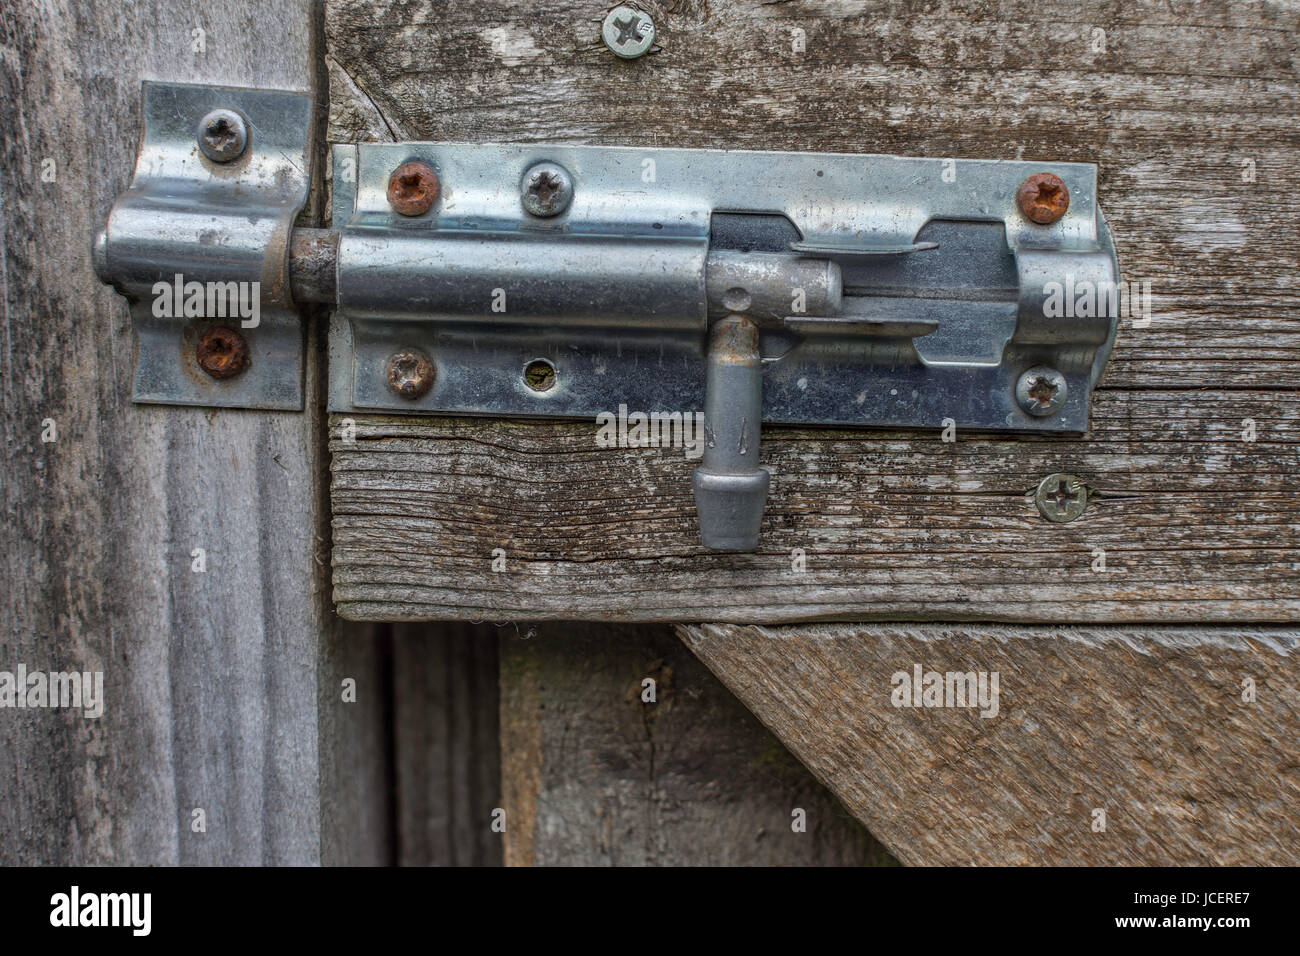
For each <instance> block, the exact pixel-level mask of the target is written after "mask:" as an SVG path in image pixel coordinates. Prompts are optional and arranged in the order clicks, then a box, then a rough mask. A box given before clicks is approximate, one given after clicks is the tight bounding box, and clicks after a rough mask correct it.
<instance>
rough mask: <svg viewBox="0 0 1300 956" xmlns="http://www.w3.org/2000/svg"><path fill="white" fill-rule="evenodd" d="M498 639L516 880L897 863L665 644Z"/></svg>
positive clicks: (628, 639) (550, 626)
mask: <svg viewBox="0 0 1300 956" xmlns="http://www.w3.org/2000/svg"><path fill="white" fill-rule="evenodd" d="M500 636H501V640H500V648H501V762H502V766H501V770H502V789H503V803H502V808H503V809H504V810H505V811H506V817H505V820H506V829H505V833H504V835H503V836H504V840H505V862H506V864H507V865H513V866H533V865H539V866H540V865H586V866H613V865H625V866H626V865H657V866H664V865H695V866H710V865H732V866H751V865H754V866H757V865H767V866H773V865H889V864H892V863H893V862H894V860H893V859H892V858H891V857H890V856H889V854H888V853H886V852H885V851H884V849H883V848H882V847H881V846H880V844H879V843H877V842H876V841H875V840H874V839H873V838H872V836H871V835H870V834H869V833H868V832H867V831H866V830H864V829H863V828H862V827H861V825H859V824H858V823H857V821H855V820H854V819H853V818H852V817H851V816H850V815H849V814H848V813H846V812H845V810H844V809H843V808H842V807H841V806H840V805H839V804H838V803H837V802H836V800H835V799H834V798H833V797H832V796H831V795H830V794H829V793H827V791H826V790H825V788H823V787H822V786H821V785H820V784H818V783H817V781H816V780H814V779H813V778H812V777H811V776H810V775H809V773H808V771H807V770H805V769H804V768H803V767H802V766H800V764H799V762H798V761H797V760H795V759H794V758H793V757H791V756H790V754H789V752H788V751H786V749H785V748H784V747H783V746H782V745H781V744H780V743H779V742H778V741H777V740H776V739H775V738H774V737H773V736H772V735H771V734H769V733H768V732H767V731H765V730H764V729H763V728H762V727H761V726H760V725H759V723H758V721H757V720H755V719H754V717H753V716H752V715H751V714H749V713H748V712H747V711H746V710H745V708H744V707H743V706H742V705H741V703H740V702H739V701H737V700H736V699H735V698H734V697H733V696H732V695H731V694H729V693H728V692H727V690H726V689H725V688H724V687H722V685H721V684H719V683H718V681H717V680H716V679H715V678H714V677H713V676H712V675H711V674H710V673H709V672H708V670H707V669H706V668H705V667H703V666H702V665H701V664H700V663H699V662H698V661H697V660H695V659H694V658H693V657H692V656H691V655H690V654H689V653H688V652H687V651H686V650H685V649H684V648H683V647H682V645H681V643H680V642H679V641H678V640H677V639H676V638H675V637H674V636H673V633H672V631H671V630H670V629H669V628H667V627H653V626H643V627H628V626H611V625H599V624H573V623H544V624H540V625H536V626H525V625H523V624H521V625H520V626H519V628H518V630H517V631H516V629H515V628H514V627H513V626H506V627H502V628H501V629H500ZM646 679H650V680H653V681H654V682H655V683H654V694H655V700H654V702H647V701H645V700H644V699H643V694H644V693H645V692H646V689H647V688H646V685H645V684H644V681H645V680H646ZM796 811H802V814H801V815H798V816H796ZM796 821H800V823H799V825H800V826H801V827H802V829H796V828H795V824H796Z"/></svg>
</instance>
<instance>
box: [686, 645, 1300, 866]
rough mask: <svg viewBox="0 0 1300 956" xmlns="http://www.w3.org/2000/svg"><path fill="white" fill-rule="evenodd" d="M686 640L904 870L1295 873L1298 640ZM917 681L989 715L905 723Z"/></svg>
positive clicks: (940, 711) (1299, 850)
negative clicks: (1255, 867)
mask: <svg viewBox="0 0 1300 956" xmlns="http://www.w3.org/2000/svg"><path fill="white" fill-rule="evenodd" d="M678 633H679V634H680V635H681V637H682V639H683V640H684V641H685V642H686V644H687V646H689V647H690V648H691V650H693V651H694V652H695V653H696V655H698V656H699V658H700V659H701V660H702V661H704V662H705V663H706V664H707V665H708V666H709V667H710V668H711V669H712V670H713V671H714V673H716V674H718V675H719V677H720V678H721V679H722V681H723V683H725V684H726V685H727V687H728V688H729V689H730V690H731V691H732V692H734V693H735V694H736V695H737V696H738V697H739V698H740V699H741V700H742V701H743V702H744V703H745V704H746V706H748V707H749V708H750V709H751V710H752V711H753V712H754V713H755V714H756V715H757V716H758V717H759V719H760V720H762V721H763V723H764V724H766V725H767V727H768V728H769V729H771V730H772V731H773V732H774V733H775V734H776V735H777V736H778V737H779V738H781V740H782V741H783V742H784V743H785V744H786V745H787V746H788V747H790V749H791V751H792V752H793V753H794V754H795V756H797V757H799V759H800V760H802V761H803V763H804V764H805V765H806V766H807V767H808V768H809V769H810V770H811V771H812V772H813V773H814V774H816V775H817V777H818V778H819V779H820V780H822V781H823V782H824V783H826V784H827V786H829V787H830V788H831V789H832V790H833V791H834V792H835V794H836V795H837V796H838V797H839V798H840V800H841V801H843V803H844V805H845V806H846V807H848V808H849V809H850V810H851V811H852V812H853V813H854V814H855V815H856V816H857V817H858V819H860V820H862V821H863V822H864V823H865V824H866V825H867V826H868V827H869V828H870V829H871V832H872V833H873V834H875V835H876V836H877V837H878V838H879V839H880V840H881V841H882V842H883V843H884V844H885V846H887V847H888V848H889V850H890V851H891V852H892V853H894V854H895V855H896V856H897V857H898V858H899V859H900V860H901V861H903V862H904V863H908V864H972V863H975V864H1052V865H1055V864H1076V865H1081V864H1088V865H1096V864H1165V865H1177V864H1193V863H1195V864H1216V865H1244V864H1290V865H1295V864H1296V862H1297V861H1300V773H1298V772H1297V768H1296V761H1295V737H1296V729H1297V727H1300V691H1298V690H1297V686H1298V684H1297V680H1296V678H1297V676H1300V674H1298V669H1297V660H1298V655H1300V631H1297V630H1296V629H1294V628H1292V629H1285V630H1284V629H1270V630H1227V629H1213V628H1196V629H1163V628H1162V629H1154V628H1148V629H1116V628H1035V629H1027V628H1007V627H989V626H973V627H940V626H934V625H918V626H906V625H880V626H868V625H813V626H805V627H779V628H769V627H740V626H734V625H699V626H682V627H680V628H679V629H678ZM917 666H919V667H920V668H921V669H922V671H923V672H927V671H935V672H938V673H940V674H946V673H947V672H950V671H951V672H961V673H965V672H980V671H982V672H984V673H985V674H986V675H990V676H991V675H992V674H993V673H996V674H997V675H998V694H997V695H996V700H997V705H998V706H997V708H996V714H993V715H992V716H990V717H988V718H985V717H982V716H980V714H981V713H982V712H989V711H991V710H992V708H988V707H985V708H983V710H981V709H980V708H979V707H962V706H958V707H932V706H921V707H907V706H902V707H900V706H895V700H894V698H893V696H892V695H893V694H894V693H895V691H896V688H902V687H904V686H905V685H904V683H903V681H902V680H901V679H895V677H894V675H895V674H898V673H904V674H907V675H909V676H911V675H913V674H914V668H915V667H917ZM1247 681H1250V682H1252V683H1250V684H1247ZM923 683H924V681H923ZM991 687H992V685H991V683H989V684H986V688H989V689H991ZM1248 689H1249V690H1253V693H1254V695H1255V696H1254V697H1253V698H1252V697H1251V696H1250V694H1248V692H1247V691H1248ZM900 699H902V700H906V699H907V696H906V694H904V695H903V697H902V698H900ZM993 699H994V698H993V695H991V694H989V695H986V700H993ZM958 702H959V701H958ZM1099 811H1100V813H1099ZM1103 823H1104V829H1102V824H1103Z"/></svg>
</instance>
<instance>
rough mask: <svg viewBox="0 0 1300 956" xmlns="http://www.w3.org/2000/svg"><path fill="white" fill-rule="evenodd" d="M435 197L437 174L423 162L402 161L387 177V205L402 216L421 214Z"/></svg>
mask: <svg viewBox="0 0 1300 956" xmlns="http://www.w3.org/2000/svg"><path fill="white" fill-rule="evenodd" d="M437 198H438V176H437V175H436V174H435V173H434V171H433V170H432V169H430V168H429V167H428V166H426V165H424V163H420V162H410V163H403V164H402V165H401V166H398V167H397V168H396V169H394V170H393V174H392V175H391V176H389V177H388V205H390V206H392V207H393V211H394V212H397V213H400V214H401V215H403V216H420V215H423V214H424V213H426V212H428V211H429V210H430V209H431V208H432V207H433V204H434V201H435V200H436V199H437Z"/></svg>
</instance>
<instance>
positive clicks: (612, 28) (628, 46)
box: [600, 6, 655, 60]
mask: <svg viewBox="0 0 1300 956" xmlns="http://www.w3.org/2000/svg"><path fill="white" fill-rule="evenodd" d="M600 36H601V39H603V40H604V41H605V46H607V47H609V49H610V52H611V53H613V54H614V55H615V56H620V57H622V58H623V59H625V60H635V59H636V58H637V57H639V56H641V55H642V54H643V53H645V52H646V51H647V50H649V49H650V47H651V46H653V45H654V42H655V24H654V21H653V20H651V19H650V17H649V16H647V15H646V14H644V13H642V12H641V11H640V10H633V9H632V8H631V7H623V6H619V7H615V8H614V9H613V10H611V11H609V13H607V14H605V22H604V23H603V24H601V27H600Z"/></svg>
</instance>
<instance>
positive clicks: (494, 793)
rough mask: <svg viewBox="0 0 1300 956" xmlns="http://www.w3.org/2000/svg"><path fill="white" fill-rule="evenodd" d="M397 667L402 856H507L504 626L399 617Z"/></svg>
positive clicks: (466, 859)
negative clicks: (501, 731) (500, 721)
mask: <svg viewBox="0 0 1300 956" xmlns="http://www.w3.org/2000/svg"><path fill="white" fill-rule="evenodd" d="M512 630H513V629H512ZM392 673H393V693H392V700H393V704H392V706H393V736H394V748H393V749H394V756H395V760H394V764H395V770H396V777H395V781H394V790H395V797H396V801H397V808H396V828H397V835H396V842H397V862H398V864H399V865H402V866H491V865H500V863H501V834H500V833H498V832H494V831H493V830H492V811H493V810H495V809H496V808H497V807H499V806H501V766H500V754H499V735H498V732H497V726H498V725H497V699H498V694H497V634H496V628H494V627H491V626H490V625H477V626H475V625H469V624H462V625H456V624H446V625H434V626H429V625H424V626H420V625H410V624H399V625H395V626H394V627H393V672H392Z"/></svg>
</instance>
